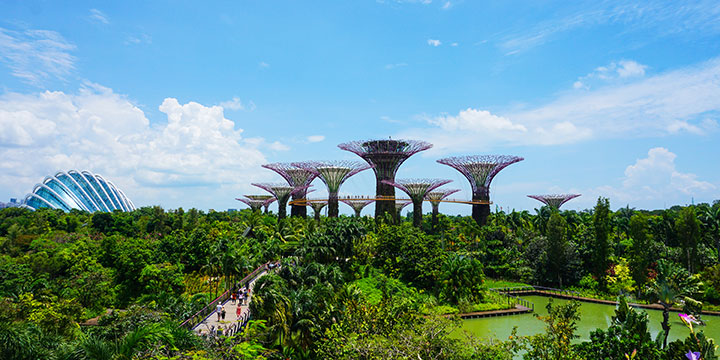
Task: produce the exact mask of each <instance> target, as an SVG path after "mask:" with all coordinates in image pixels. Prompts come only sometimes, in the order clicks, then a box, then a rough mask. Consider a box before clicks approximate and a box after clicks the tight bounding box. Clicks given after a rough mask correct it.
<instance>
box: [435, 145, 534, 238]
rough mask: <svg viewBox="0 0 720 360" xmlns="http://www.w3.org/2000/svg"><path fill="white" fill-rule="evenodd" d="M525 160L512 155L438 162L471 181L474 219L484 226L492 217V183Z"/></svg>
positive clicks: (468, 157)
mask: <svg viewBox="0 0 720 360" xmlns="http://www.w3.org/2000/svg"><path fill="white" fill-rule="evenodd" d="M522 160H524V159H523V158H521V157H518V156H510V155H471V156H457V157H449V158H445V159H440V160H438V161H437V162H439V163H441V164H445V165H448V166H450V167H452V168H454V169H455V170H457V171H459V172H460V173H462V174H463V175H465V177H466V178H467V179H468V180H469V181H470V187H471V188H472V193H473V199H472V200H473V201H474V202H482V203H480V204H473V208H472V217H473V219H475V222H477V223H478V225H480V226H483V225H485V222H487V218H488V216H489V215H490V183H491V182H492V180H493V178H494V177H495V175H497V174H498V173H499V172H500V170H502V169H504V168H506V167H507V166H508V165H510V164H514V163H516V162H518V161H522Z"/></svg>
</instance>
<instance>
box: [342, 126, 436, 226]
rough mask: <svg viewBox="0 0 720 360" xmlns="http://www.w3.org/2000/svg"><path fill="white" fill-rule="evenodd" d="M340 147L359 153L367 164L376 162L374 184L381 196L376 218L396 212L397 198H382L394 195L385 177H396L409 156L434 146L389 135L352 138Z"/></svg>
mask: <svg viewBox="0 0 720 360" xmlns="http://www.w3.org/2000/svg"><path fill="white" fill-rule="evenodd" d="M338 147H339V148H341V149H343V150H347V151H350V152H352V153H354V154H356V155H357V156H360V157H361V158H363V159H364V160H365V161H367V162H368V164H370V165H373V166H374V167H373V169H374V171H375V177H376V178H377V182H376V187H375V195H376V196H375V197H376V198H377V199H378V201H377V202H376V203H375V218H376V219H377V218H380V217H382V216H383V214H385V213H388V214H397V212H396V211H395V210H396V209H395V205H394V203H395V200H380V199H382V198H383V197H385V198H388V199H394V198H395V187H393V186H392V185H388V184H386V183H384V182H383V180H387V181H395V174H396V173H397V170H398V168H399V167H400V165H402V163H403V162H404V161H405V160H407V158H409V157H410V156H412V155H415V154H417V153H418V152H420V151H424V150H427V149H429V148H431V147H432V144H430V143H428V142H425V141H417V140H392V139H388V140H364V141H363V140H360V141H351V142H347V143H343V144H340V145H338Z"/></svg>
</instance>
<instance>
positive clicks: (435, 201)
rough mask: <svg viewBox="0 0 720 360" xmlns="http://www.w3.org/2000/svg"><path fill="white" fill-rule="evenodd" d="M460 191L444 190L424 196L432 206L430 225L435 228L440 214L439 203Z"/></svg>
mask: <svg viewBox="0 0 720 360" xmlns="http://www.w3.org/2000/svg"><path fill="white" fill-rule="evenodd" d="M458 191H460V189H445V190H439V191H431V192H429V193H427V195H425V198H426V199H427V200H428V201H430V204H431V205H432V225H433V227H435V226H437V223H438V213H439V212H440V209H439V208H440V202H442V201H443V200H444V199H445V198H447V197H448V196H450V195H452V194H454V193H456V192H458Z"/></svg>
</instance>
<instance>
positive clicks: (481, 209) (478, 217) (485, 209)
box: [472, 194, 490, 226]
mask: <svg viewBox="0 0 720 360" xmlns="http://www.w3.org/2000/svg"><path fill="white" fill-rule="evenodd" d="M473 201H483V202H485V203H483V204H473V206H472V218H473V220H475V222H476V223H477V224H478V225H480V226H485V224H486V223H487V219H488V217H489V216H490V203H489V201H488V197H487V196H484V195H483V194H474V195H473Z"/></svg>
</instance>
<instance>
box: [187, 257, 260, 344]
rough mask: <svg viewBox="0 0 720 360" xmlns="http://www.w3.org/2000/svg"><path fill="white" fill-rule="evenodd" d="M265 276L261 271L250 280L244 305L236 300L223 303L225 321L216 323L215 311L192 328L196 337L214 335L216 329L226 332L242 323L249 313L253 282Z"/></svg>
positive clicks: (253, 287)
mask: <svg viewBox="0 0 720 360" xmlns="http://www.w3.org/2000/svg"><path fill="white" fill-rule="evenodd" d="M266 274H267V270H264V271H262V272H261V273H259V274H258V275H257V276H256V277H255V278H253V279H252V280H250V283H249V287H250V293H249V296H248V298H247V299H245V304H244V305H240V301H238V300H236V301H235V303H234V304H233V302H232V301H231V300H227V301H225V303H224V304H223V305H224V306H225V319H224V320H223V319H221V320H220V321H218V316H217V311H213V312H212V313H210V315H208V316H207V317H206V318H205V319H204V320H203V321H202V322H200V323H199V324H197V325H195V327H194V328H193V331H195V332H196V333H197V334H198V335H205V334H209V335H215V334H216V332H215V331H214V330H216V329H218V327H220V328H222V329H223V330H227V329H229V328H231V327H232V326H234V325H235V324H237V322H238V319H240V321H242V320H243V319H245V318H246V317H247V316H248V313H249V312H250V308H249V307H250V301H252V295H253V294H254V293H255V291H254V289H255V282H256V281H257V280H258V279H260V278H261V277H263V276H265V275H266ZM238 307H240V316H238V315H237V309H238ZM223 333H225V331H223Z"/></svg>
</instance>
